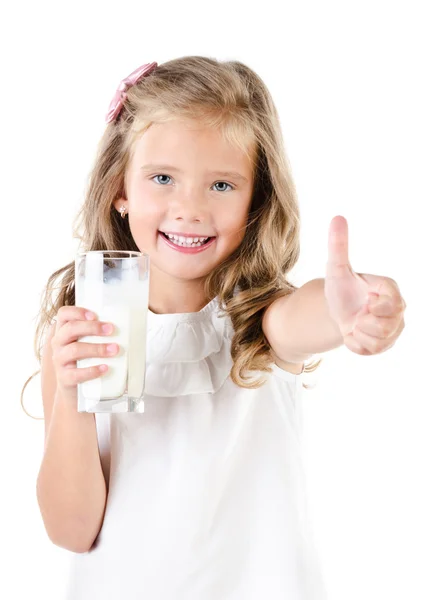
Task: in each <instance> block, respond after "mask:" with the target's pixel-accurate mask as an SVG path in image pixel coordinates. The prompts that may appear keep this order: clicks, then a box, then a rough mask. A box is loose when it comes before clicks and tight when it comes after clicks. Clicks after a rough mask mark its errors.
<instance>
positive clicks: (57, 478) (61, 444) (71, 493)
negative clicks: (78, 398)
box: [37, 397, 106, 552]
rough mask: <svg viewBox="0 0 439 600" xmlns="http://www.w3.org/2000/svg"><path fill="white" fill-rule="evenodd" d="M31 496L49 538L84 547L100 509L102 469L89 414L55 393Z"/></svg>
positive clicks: (103, 487)
mask: <svg viewBox="0 0 439 600" xmlns="http://www.w3.org/2000/svg"><path fill="white" fill-rule="evenodd" d="M37 498H38V504H39V507H40V511H41V515H42V517H43V521H44V526H45V528H46V531H47V534H48V536H49V538H50V539H51V541H52V542H53V543H54V544H56V545H58V546H61V547H63V548H66V549H68V550H70V551H72V552H86V551H87V550H88V549H89V548H90V547H91V545H92V543H93V541H94V539H95V538H96V536H97V534H98V533H99V530H100V527H101V524H102V519H103V516H104V512H105V503H106V484H105V479H104V476H103V473H102V467H101V463H100V457H99V450H98V445H97V436H96V426H95V418H94V415H93V414H89V413H79V412H78V411H77V407H76V404H75V403H74V402H72V401H67V399H63V398H59V397H57V398H55V401H54V405H53V412H52V418H51V422H50V428H49V431H48V433H47V440H46V447H45V452H44V457H43V460H42V463H41V468H40V471H39V474H38V480H37Z"/></svg>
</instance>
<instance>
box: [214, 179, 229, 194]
mask: <svg viewBox="0 0 439 600" xmlns="http://www.w3.org/2000/svg"><path fill="white" fill-rule="evenodd" d="M219 183H224V184H225V185H228V186H229V188H230V189H232V190H233V189H234V188H233V187H232V186H231V185H230V183H227V182H225V181H217V182H216V183H214V185H218V184H219ZM217 191H218V192H225V191H226V190H217Z"/></svg>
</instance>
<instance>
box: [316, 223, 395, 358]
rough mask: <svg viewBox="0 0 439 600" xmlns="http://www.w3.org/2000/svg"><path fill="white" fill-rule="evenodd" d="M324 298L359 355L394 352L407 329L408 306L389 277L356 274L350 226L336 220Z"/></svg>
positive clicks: (342, 332) (347, 343)
mask: <svg viewBox="0 0 439 600" xmlns="http://www.w3.org/2000/svg"><path fill="white" fill-rule="evenodd" d="M325 298H326V302H327V305H328V309H329V313H330V316H331V318H332V319H333V320H334V321H335V322H336V323H337V325H338V326H339V328H340V333H341V335H342V336H343V343H344V344H345V345H346V346H347V347H348V348H349V350H351V351H352V352H355V353H356V354H362V355H370V354H379V353H381V352H384V351H385V350H387V349H389V348H391V347H392V346H393V345H394V343H395V342H396V340H397V339H398V337H399V336H400V335H401V332H402V330H403V329H404V327H405V323H404V311H405V308H406V303H405V302H404V299H403V298H402V296H401V293H400V291H399V288H398V285H397V283H396V282H395V281H394V280H393V279H391V278H390V277H381V276H379V275H369V274H365V273H355V272H354V270H353V269H352V267H351V265H350V263H349V257H348V224H347V221H346V219H345V218H344V217H341V216H337V217H334V218H333V219H332V221H331V224H330V228H329V244H328V262H327V267H326V277H325Z"/></svg>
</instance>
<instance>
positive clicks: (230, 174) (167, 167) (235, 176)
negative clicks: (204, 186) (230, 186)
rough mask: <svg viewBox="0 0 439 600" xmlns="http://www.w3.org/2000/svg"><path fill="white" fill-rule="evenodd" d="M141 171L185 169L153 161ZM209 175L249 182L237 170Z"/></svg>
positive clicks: (180, 171) (176, 171)
mask: <svg viewBox="0 0 439 600" xmlns="http://www.w3.org/2000/svg"><path fill="white" fill-rule="evenodd" d="M140 169H141V171H174V172H175V173H182V172H183V171H182V170H181V169H179V168H178V167H173V166H172V165H155V164H153V163H148V164H146V165H143V166H142V167H140ZM207 173H208V175H218V176H219V177H230V178H232V179H237V180H239V181H244V182H245V183H248V179H247V177H244V175H241V173H237V172H236V171H208V172H207Z"/></svg>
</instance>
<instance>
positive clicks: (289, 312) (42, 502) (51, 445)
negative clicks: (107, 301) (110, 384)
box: [37, 56, 403, 600]
mask: <svg viewBox="0 0 439 600" xmlns="http://www.w3.org/2000/svg"><path fill="white" fill-rule="evenodd" d="M107 123H108V125H107V128H106V130H105V132H104V135H103V138H102V140H101V143H100V146H99V150H98V153H97V157H96V163H95V166H94V168H93V171H92V173H91V178H90V183H89V189H88V192H87V195H86V199H85V203H84V206H83V209H82V211H81V213H80V217H81V225H82V228H83V234H82V236H81V240H82V246H83V248H81V249H83V250H103V249H111V250H140V251H143V252H146V253H147V254H148V255H149V256H150V264H151V286H150V304H149V317H148V319H149V325H148V340H147V347H148V365H147V375H146V382H145V390H146V392H145V397H144V399H145V412H144V413H143V414H120V413H119V414H111V415H108V414H89V413H78V411H77V396H76V392H77V384H78V383H79V382H83V381H86V380H89V379H93V378H96V377H101V376H102V375H103V373H105V369H100V368H99V367H93V368H90V369H78V368H77V365H76V361H77V360H79V359H82V358H86V357H91V356H94V357H96V356H102V357H104V356H109V355H114V354H115V353H117V352H118V351H119V348H118V347H117V346H115V345H114V344H109V345H100V344H87V343H83V342H82V343H81V342H78V338H81V337H82V336H85V335H101V334H102V333H105V334H107V335H108V341H109V342H111V332H112V327H113V324H111V323H109V324H103V323H100V322H99V321H98V319H97V317H96V315H94V314H89V312H88V311H87V307H86V306H84V307H76V306H74V304H75V290H74V263H71V264H69V265H67V266H66V267H64V268H62V269H60V270H59V271H57V272H56V273H54V274H53V275H52V276H51V278H50V279H49V283H48V286H47V293H46V298H45V300H44V306H43V311H42V316H41V320H40V323H39V326H38V330H37V341H39V344H37V348H41V349H42V352H41V355H42V393H43V401H44V417H45V424H46V437H45V451H44V457H43V460H42V464H41V469H40V472H39V476H38V482H37V495H38V502H39V506H40V509H41V514H42V518H43V521H44V525H45V528H46V530H47V533H48V536H49V538H50V539H51V540H52V542H53V543H55V544H57V545H58V546H61V547H63V548H66V549H68V550H70V551H71V552H72V553H73V554H72V568H71V577H70V581H69V590H68V594H67V598H68V600H91V599H93V600H96V599H101V598H102V599H104V598H105V600H121V599H122V598H129V599H130V600H140V599H142V600H143V599H145V598H153V599H154V600H177V599H178V600H215V599H221V600H235V599H236V600H238V599H239V600H255V599H259V598H261V599H262V598H263V599H264V600H265V599H268V598H270V599H271V598H273V599H276V600H286V599H288V600H291V599H293V598H294V599H295V600H311V599H313V600H314V599H319V600H320V599H322V598H326V593H325V588H324V583H323V578H322V575H321V569H320V565H319V558H318V553H317V551H316V548H315V546H314V543H313V534H312V527H311V523H310V519H309V517H308V512H307V501H306V487H305V476H304V473H303V466H302V461H301V454H300V453H301V449H300V441H301V390H302V387H303V386H302V375H301V374H302V372H303V371H304V361H306V360H308V359H309V358H310V357H312V356H313V355H314V354H317V353H320V352H323V351H326V350H329V349H331V348H335V347H337V346H339V345H341V344H342V343H345V344H346V345H347V346H348V347H350V348H351V349H352V350H353V351H355V352H358V353H361V354H370V353H373V352H378V351H382V350H383V349H385V348H386V347H390V345H392V344H393V343H394V341H395V339H396V337H397V336H398V335H399V334H400V331H401V330H402V327H403V319H402V316H401V315H402V310H403V309H402V308H401V306H400V305H401V302H399V304H398V302H397V301H400V300H401V299H400V296H399V295H398V293H397V286H396V284H395V283H394V282H393V280H389V279H387V278H375V279H374V280H372V278H373V276H366V275H359V274H355V273H353V272H352V270H351V269H350V270H349V277H350V278H351V279H350V280H349V282H350V285H351V288H350V290H349V291H350V294H349V303H351V304H349V303H348V301H347V300H344V301H343V302H341V297H342V296H341V294H340V293H338V292H340V288H337V287H336V282H337V281H339V280H340V279H337V276H338V275H337V273H338V272H337V271H335V270H334V271H333V272H332V274H331V276H328V277H327V281H326V289H325V293H324V289H323V285H322V284H323V283H324V280H323V279H322V280H314V281H312V282H308V284H306V285H305V286H303V287H302V288H300V289H297V288H295V287H294V286H293V285H292V284H291V283H289V282H288V281H287V274H288V272H289V271H291V269H292V268H293V267H294V265H295V264H296V262H297V260H298V257H299V209H298V203H297V198H296V193H295V190H294V184H293V180H292V177H291V174H290V170H289V166H288V161H287V157H286V155H285V151H284V148H283V142H282V136H281V132H280V126H279V120H278V115H277V112H276V109H275V106H274V105H273V101H272V99H271V96H270V94H269V92H268V90H267V88H266V87H265V85H264V83H263V82H262V81H261V79H260V78H259V77H258V76H257V75H256V74H255V73H254V72H253V71H252V70H251V69H250V68H248V67H246V66H245V65H243V64H242V63H240V62H218V61H216V60H213V59H210V58H204V57H199V56H195V57H184V58H180V59H176V60H171V61H169V62H167V63H164V64H161V65H157V63H151V64H148V65H144V66H143V67H140V68H139V69H137V70H136V71H135V72H134V73H133V74H132V75H131V76H129V77H128V78H126V79H125V80H123V81H122V83H121V85H120V86H119V89H118V91H117V93H116V95H115V97H114V99H113V101H112V103H111V105H110V109H109V112H108V115H107ZM336 225H337V227H335V226H334V228H333V231H332V235H333V240H335V241H334V244H335V245H333V246H332V248H333V251H334V253H335V254H334V255H333V257H334V256H336V258H337V259H338V263H336V261H333V264H334V265H335V266H334V269H339V270H340V269H341V266H340V265H341V263H340V261H341V259H342V258H343V252H345V250H346V244H344V245H343V244H342V243H341V242H342V241H343V239H344V238H343V233H345V230H344V229H343V227H344V225H343V222H342V221H336ZM78 231H79V229H78ZM337 236H338V237H337ZM337 244H338V245H337ZM328 264H329V263H328ZM59 276H62V282H61V291H60V292H59V294H58V296H57V297H56V299H55V301H54V303H51V302H50V294H51V290H52V289H53V284H54V283H55V281H56V279H57V278H58V277H59ZM378 279H379V286H380V287H379V290H380V291H383V290H384V291H386V292H387V297H386V298H387V303H389V302H393V304H392V306H393V309H392V311H393V312H392V311H391V312H387V313H385V314H384V313H383V311H384V308H382V305H383V302H381V303H380V302H379V301H380V298H381V296H380V297H378V299H377V295H376V294H375V296H374V297H375V300H374V302H375V303H374V302H372V301H371V302H370V303H369V304H366V306H363V305H364V302H365V301H367V299H368V292H373V291H374V289H373V288H375V290H378V288H377V285H378V284H377V281H378ZM345 283H346V281H345ZM337 285H338V284H337ZM354 285H355V286H356V287H355V288H354V287H353V286H354ZM337 290H338V292H337ZM353 290H354V291H355V293H352V291H353ZM336 292H337V293H336ZM360 297H361V301H360ZM389 298H390V300H389ZM352 304H355V307H354V309H353V306H352ZM373 308H375V309H376V310H375V313H374V312H373V311H372V309H373ZM348 309H349V310H348ZM360 309H361V310H360ZM380 310H381V316H379V315H380V313H379V311H380ZM348 314H349V318H348V316H347V315H348ZM383 315H384V316H383ZM353 316H355V323H357V324H358V325H360V324H362V327H361V328H359V327H357V328H355V323H353V322H352V317H353ZM383 318H386V319H387V321H386V322H387V323H388V324H389V323H392V327H390V326H389V327H388V328H387V331H386V332H385V335H379V333H378V326H377V323H378V320H379V319H381V321H379V322H380V323H382V322H383V321H382V319H383ZM391 329H392V331H391ZM45 331H47V336H46V337H45V339H44V343H43V342H42V341H41V340H43V337H44V335H43V334H44V332H45ZM380 333H381V330H380ZM371 336H373V338H374V340H376V341H374V342H373V344H371V342H370V340H371V339H372V337H371ZM377 340H379V343H378V341H377ZM366 341H368V343H369V345H368V344H366ZM362 343H363V345H362ZM367 348H369V349H367ZM319 362H320V361H319ZM319 362H317V363H316V364H311V365H308V366H307V368H306V369H305V370H306V371H312V370H314V369H315V368H316V366H318V364H319ZM305 387H306V386H305Z"/></svg>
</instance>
